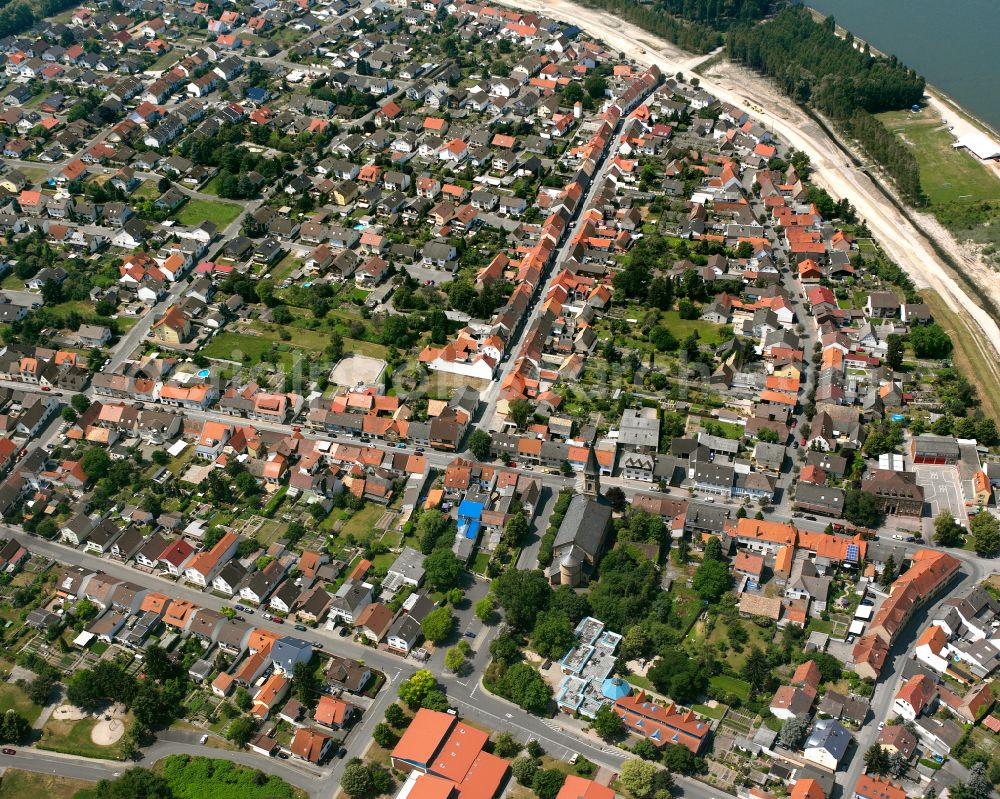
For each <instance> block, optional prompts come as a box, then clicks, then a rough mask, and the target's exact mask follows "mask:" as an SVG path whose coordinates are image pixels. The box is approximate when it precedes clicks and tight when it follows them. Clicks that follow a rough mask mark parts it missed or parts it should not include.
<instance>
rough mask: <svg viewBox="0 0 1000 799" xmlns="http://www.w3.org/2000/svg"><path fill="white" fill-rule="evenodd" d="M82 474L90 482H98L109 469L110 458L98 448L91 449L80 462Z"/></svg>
mask: <svg viewBox="0 0 1000 799" xmlns="http://www.w3.org/2000/svg"><path fill="white" fill-rule="evenodd" d="M80 466H81V468H82V469H83V473H84V474H85V475H87V477H88V478H90V479H91V480H100V479H101V478H102V477H105V476H106V475H107V473H108V469H110V468H111V456H110V455H108V453H107V452H106V451H105V450H103V449H101V448H100V447H91V448H90V449H88V450H87V451H86V452H85V453H84V454H83V458H82V460H81V461H80Z"/></svg>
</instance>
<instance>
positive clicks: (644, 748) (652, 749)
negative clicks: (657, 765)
mask: <svg viewBox="0 0 1000 799" xmlns="http://www.w3.org/2000/svg"><path fill="white" fill-rule="evenodd" d="M632 751H633V752H634V753H635V754H637V755H639V757H641V758H642V759H643V760H659V759H660V750H659V749H657V748H656V744H654V743H653V742H652V741H651V740H649V739H648V738H641V739H639V740H638V741H636V743H635V746H633V747H632Z"/></svg>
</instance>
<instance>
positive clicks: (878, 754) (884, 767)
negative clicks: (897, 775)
mask: <svg viewBox="0 0 1000 799" xmlns="http://www.w3.org/2000/svg"><path fill="white" fill-rule="evenodd" d="M888 770H889V755H888V753H887V752H886V751H885V749H883V748H882V747H881V746H879V745H878V744H872V745H871V746H869V747H868V751H866V752H865V771H867V772H868V773H869V774H885V773H886V772H887V771H888Z"/></svg>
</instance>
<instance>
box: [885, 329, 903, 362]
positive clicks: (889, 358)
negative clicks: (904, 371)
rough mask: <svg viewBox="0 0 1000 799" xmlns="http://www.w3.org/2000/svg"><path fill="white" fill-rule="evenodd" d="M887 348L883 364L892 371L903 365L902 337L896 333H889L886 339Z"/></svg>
mask: <svg viewBox="0 0 1000 799" xmlns="http://www.w3.org/2000/svg"><path fill="white" fill-rule="evenodd" d="M886 346H887V347H888V349H887V351H886V354H885V362H886V364H888V366H889V368H890V369H892V370H894V371H895V370H896V369H899V367H900V366H902V365H903V337H902V336H900V335H899V334H897V333H890V334H889V338H888V339H886Z"/></svg>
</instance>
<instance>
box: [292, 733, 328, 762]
mask: <svg viewBox="0 0 1000 799" xmlns="http://www.w3.org/2000/svg"><path fill="white" fill-rule="evenodd" d="M332 745H333V738H331V737H330V736H329V735H324V734H323V733H321V732H319V731H318V730H312V729H310V728H308V727H299V729H297V730H296V731H295V737H294V738H292V743H291V746H290V747H289V748H290V749H291V750H292V754H293V755H295V756H296V757H298V758H301V759H302V760H308V761H309V762H310V763H320V762H322V760H323V758H325V757H326V756H327V754H328V753H329V751H330V747H331V746H332Z"/></svg>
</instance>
